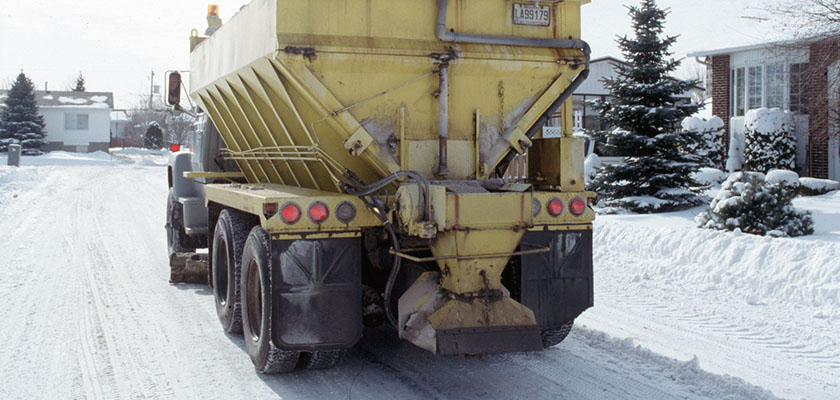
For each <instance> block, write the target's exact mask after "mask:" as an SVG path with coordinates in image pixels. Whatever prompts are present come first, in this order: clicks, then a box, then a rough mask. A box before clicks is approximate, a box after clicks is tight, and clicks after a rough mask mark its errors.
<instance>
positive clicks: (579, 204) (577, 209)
mask: <svg viewBox="0 0 840 400" xmlns="http://www.w3.org/2000/svg"><path fill="white" fill-rule="evenodd" d="M569 209H570V210H571V211H572V214H574V215H576V216H578V217H579V216H581V215H583V213H585V212H586V202H585V201H583V199H581V198H580V197H576V198H575V199H574V200H572V203H571V204H569Z"/></svg>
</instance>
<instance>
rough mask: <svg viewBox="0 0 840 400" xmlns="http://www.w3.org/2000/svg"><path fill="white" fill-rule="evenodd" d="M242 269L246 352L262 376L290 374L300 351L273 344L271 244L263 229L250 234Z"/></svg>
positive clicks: (252, 231) (257, 228)
mask: <svg viewBox="0 0 840 400" xmlns="http://www.w3.org/2000/svg"><path fill="white" fill-rule="evenodd" d="M241 269H242V276H241V286H242V289H241V290H242V305H243V317H244V318H243V321H242V323H243V331H244V334H245V351H246V352H247V353H248V356H249V357H251V362H253V363H254V368H255V369H256V370H257V372H259V373H261V374H280V373H285V372H290V371H292V370H294V369H295V367H296V366H297V365H298V362H299V360H300V352H299V351H291V350H281V349H279V348H277V347H276V346H274V343H272V342H271V311H272V297H271V241H270V239H269V236H268V233H266V232H265V231H264V230H263V229H262V227H260V226H255V227H254V228H253V229H252V230H251V233H250V234H249V235H248V240H247V241H246V242H245V250H244V253H243V254H242V267H241Z"/></svg>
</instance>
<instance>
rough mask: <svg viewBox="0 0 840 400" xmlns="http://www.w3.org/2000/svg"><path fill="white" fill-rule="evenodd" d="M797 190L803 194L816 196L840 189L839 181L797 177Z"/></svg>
mask: <svg viewBox="0 0 840 400" xmlns="http://www.w3.org/2000/svg"><path fill="white" fill-rule="evenodd" d="M799 184H800V185H801V186H800V188H799V191H800V192H801V193H802V194H803V195H805V196H816V195H820V194H825V193H829V192H833V191H835V190H840V182H837V181H832V180H828V179H816V178H799Z"/></svg>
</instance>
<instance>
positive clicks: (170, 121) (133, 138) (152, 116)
mask: <svg viewBox="0 0 840 400" xmlns="http://www.w3.org/2000/svg"><path fill="white" fill-rule="evenodd" d="M148 104H149V100H148V97H146V98H139V99H138V101H136V102H135V107H134V108H132V109H130V110H128V111H127V113H126V114H127V115H128V126H127V127H126V131H125V137H126V140H127V142H129V143H142V138H143V135H144V134H145V132H146V129H147V128H148V126H149V124H150V123H151V122H157V124H158V125H160V128H161V129H162V130H163V141H164V142H165V143H164V144H186V141H187V139H188V138H189V136H190V135H191V134H193V133H194V132H195V119H194V118H193V117H191V116H189V115H187V114H183V113H180V114H175V113H173V112H172V111H170V110H168V109H167V108H166V106H165V105H164V104H163V102H162V101H160V100H158V99H155V100H154V101H153V102H152V109H151V110H149V108H148ZM135 145H136V144H135Z"/></svg>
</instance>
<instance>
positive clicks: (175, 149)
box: [169, 144, 181, 153]
mask: <svg viewBox="0 0 840 400" xmlns="http://www.w3.org/2000/svg"><path fill="white" fill-rule="evenodd" d="M169 151H171V152H173V153H177V152H179V151H181V145H180V144H173V145H171V146H169Z"/></svg>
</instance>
